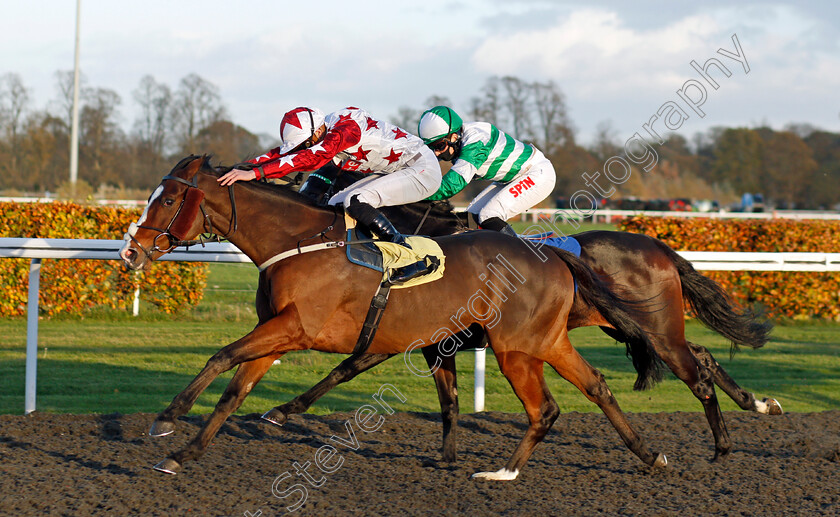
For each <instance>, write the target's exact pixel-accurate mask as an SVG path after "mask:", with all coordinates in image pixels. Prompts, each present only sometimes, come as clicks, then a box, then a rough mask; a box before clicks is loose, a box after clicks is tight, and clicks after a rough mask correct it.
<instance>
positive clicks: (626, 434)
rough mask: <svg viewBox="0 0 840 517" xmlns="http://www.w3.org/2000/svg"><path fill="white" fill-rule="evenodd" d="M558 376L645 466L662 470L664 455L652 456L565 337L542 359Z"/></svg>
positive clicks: (602, 382) (599, 377) (594, 372)
mask: <svg viewBox="0 0 840 517" xmlns="http://www.w3.org/2000/svg"><path fill="white" fill-rule="evenodd" d="M542 359H544V360H545V361H546V362H547V363H548V364H550V365H551V367H552V368H554V370H555V371H556V372H557V373H558V374H560V376H561V377H563V378H564V379H566V380H567V381H569V382H571V383H572V384H574V385H575V386H576V387H577V388H578V389H579V390H580V391H581V392H582V393H583V394H584V395H585V396H586V398H588V399H589V400H591V401H592V402H594V403H595V404H597V405H598V407H599V408H601V411H603V412H604V414H605V415H606V416H607V419H609V421H610V423H611V424H612V425H613V427H615V430H616V431H618V434H619V435H620V436H621V439H622V440H624V443H625V445H627V447H628V448H629V449H630V450H631V451H633V453H634V454H635V455H636V456H638V457H639V459H640V460H642V461H643V462H644V463H645V464H647V465H650V466H655V467H664V466H665V465H666V464H667V460H666V458H665V455H664V454H661V453H660V454H654V453H652V452H650V450H649V449H648V448H647V445H645V443H644V440H642V437H641V436H639V434H638V433H637V432H636V431H635V430H634V429H633V427H632V426H631V425H630V422H629V421H627V417H626V416H625V415H624V413H623V412H622V411H621V408H620V407H619V406H618V402H617V401H616V400H615V397H613V394H612V392H611V391H610V388H609V386H607V383H606V381H605V380H604V376H603V375H602V374H601V372H599V371H598V370H596V369H595V368H593V367H592V366H591V365H590V364H589V363H587V362H586V360H585V359H584V358H583V357H581V355H580V354H579V353H578V352H577V350H575V349H574V348H573V347H572V344H571V343H570V342H569V338H568V336H565V335H564V336H563V337H562V338H561V340H560V341H559V343H558V345H557V346H555V347H553V348H552V349H551V350H550V352H549V353H548V354H547V355H546V356H545V357H543V358H542Z"/></svg>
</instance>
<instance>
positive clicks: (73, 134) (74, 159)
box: [70, 0, 82, 196]
mask: <svg viewBox="0 0 840 517" xmlns="http://www.w3.org/2000/svg"><path fill="white" fill-rule="evenodd" d="M81 11H82V0H76V58H75V66H74V67H73V120H72V121H71V124H70V188H71V189H72V191H73V196H75V195H76V178H77V177H78V174H79V27H80V24H79V20H80V18H81Z"/></svg>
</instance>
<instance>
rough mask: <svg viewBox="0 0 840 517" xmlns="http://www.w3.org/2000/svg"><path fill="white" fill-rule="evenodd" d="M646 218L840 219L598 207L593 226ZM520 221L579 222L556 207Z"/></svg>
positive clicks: (577, 216) (575, 214)
mask: <svg viewBox="0 0 840 517" xmlns="http://www.w3.org/2000/svg"><path fill="white" fill-rule="evenodd" d="M637 215H643V216H646V217H682V218H691V217H705V218H711V219H794V220H797V221H801V220H804V219H825V220H840V214H839V213H837V212H807V211H801V210H773V211H771V212H724V211H719V212H659V211H656V210H613V209H610V208H599V209H598V210H596V211H595V213H593V214H592V216H591V219H592V222H593V223H599V222H603V223H614V222H618V221H620V220H621V219H624V218H625V217H632V216H637ZM519 219H520V220H521V221H527V220H529V219H530V220H531V221H533V222H539V221H546V220H557V221H563V220H572V221H576V220H580V219H581V216H580V213H579V212H576V211H574V210H569V209H556V208H532V209H530V210H526V211H525V212H524V213H523V214H522V215H520V216H519Z"/></svg>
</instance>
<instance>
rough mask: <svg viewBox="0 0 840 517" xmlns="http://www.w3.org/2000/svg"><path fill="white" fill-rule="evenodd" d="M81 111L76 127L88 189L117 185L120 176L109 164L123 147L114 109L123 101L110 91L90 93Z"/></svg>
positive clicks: (104, 89)
mask: <svg viewBox="0 0 840 517" xmlns="http://www.w3.org/2000/svg"><path fill="white" fill-rule="evenodd" d="M87 93H88V94H87V95H86V97H87V98H86V102H85V104H84V106H83V107H82V110H81V113H80V117H79V126H80V130H81V134H80V138H79V140H80V144H81V148H82V149H81V151H82V153H83V158H84V159H83V160H80V163H81V164H83V170H84V169H87V171H86V172H87V174H84V176H87V180H88V181H89V182H90V183H91V185H95V184H96V183H99V182H102V181H108V182H111V183H114V184H118V183H120V179H119V173H118V172H117V171H116V170H115V167H114V166H113V165H115V164H114V163H112V160H111V158H112V155H113V154H114V153H115V152H116V150H117V148H119V147H120V146H121V145H122V140H123V134H122V130H121V129H120V127H119V124H118V122H117V118H118V112H117V108H118V106H119V105H120V104H121V102H122V99H121V98H120V96H119V95H118V94H117V93H116V92H115V91H113V90H108V89H106V88H94V89H90V90H88V92H87Z"/></svg>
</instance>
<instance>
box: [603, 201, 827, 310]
mask: <svg viewBox="0 0 840 517" xmlns="http://www.w3.org/2000/svg"><path fill="white" fill-rule="evenodd" d="M619 226H620V229H621V230H623V231H629V232H634V233H643V234H645V235H650V236H652V237H656V238H657V239H659V240H661V241H663V242H664V243H666V244H667V245H668V246H670V247H672V248H673V249H675V250H686V251H764V252H827V253H837V252H840V223H838V222H835V221H822V220H806V221H792V220H787V219H771V220H765V219H744V220H721V219H706V218H696V219H682V218H673V219H671V218H657V217H631V218H628V219H624V220H623V221H622V222H621V223H620V225H619ZM703 274H705V275H706V276H708V277H710V278H712V279H714V280H715V281H717V282H719V283H720V284H721V285H722V286H723V287H724V288H725V289H726V290H727V291H729V292H730V293H731V294H732V295H733V297H734V298H735V299H736V300H738V301H739V302H740V303H742V304H745V305H752V304H759V305H761V306H763V307H764V308H765V309H766V310H767V312H768V314H770V315H772V316H776V317H779V316H782V317H788V318H794V319H806V318H823V319H833V320H840V274H837V273H814V272H788V271H703Z"/></svg>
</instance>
